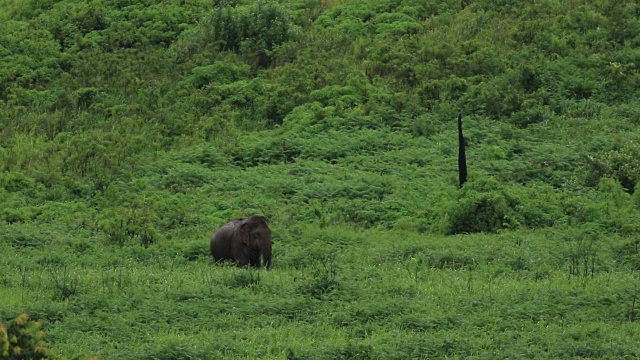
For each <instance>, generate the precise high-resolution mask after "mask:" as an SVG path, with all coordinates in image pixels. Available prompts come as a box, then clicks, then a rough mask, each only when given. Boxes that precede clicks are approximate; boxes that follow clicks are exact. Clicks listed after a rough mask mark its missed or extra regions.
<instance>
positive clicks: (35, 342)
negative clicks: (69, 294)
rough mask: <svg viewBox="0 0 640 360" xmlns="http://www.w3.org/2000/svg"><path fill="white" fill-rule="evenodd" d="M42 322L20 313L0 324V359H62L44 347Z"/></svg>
mask: <svg viewBox="0 0 640 360" xmlns="http://www.w3.org/2000/svg"><path fill="white" fill-rule="evenodd" d="M45 335H46V333H45V332H44V331H42V323H41V322H39V321H33V320H31V319H29V315H27V314H22V315H19V316H18V317H16V318H15V319H13V320H11V321H9V322H8V323H7V324H0V351H1V353H0V359H62V358H61V357H60V356H58V355H56V354H55V353H54V352H53V350H51V349H49V348H47V347H46V341H45V340H44V338H45Z"/></svg>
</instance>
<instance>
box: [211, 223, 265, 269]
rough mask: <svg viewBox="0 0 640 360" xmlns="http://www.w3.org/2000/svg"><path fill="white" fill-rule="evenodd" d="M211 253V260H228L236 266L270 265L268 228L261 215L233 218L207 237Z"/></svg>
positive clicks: (256, 266)
mask: <svg viewBox="0 0 640 360" xmlns="http://www.w3.org/2000/svg"><path fill="white" fill-rule="evenodd" d="M211 256H213V259H214V260H215V261H222V260H232V261H235V262H236V263H237V264H238V266H243V267H244V266H247V265H251V266H253V267H255V268H259V267H260V266H261V264H260V257H261V256H262V265H263V266H264V267H265V268H266V269H267V270H268V269H270V268H271V229H269V225H267V220H266V219H265V218H264V217H263V216H252V217H249V218H243V219H235V220H231V221H230V222H228V223H226V224H225V225H223V226H222V227H221V228H220V229H218V230H217V231H216V232H215V233H214V234H213V236H212V237H211Z"/></svg>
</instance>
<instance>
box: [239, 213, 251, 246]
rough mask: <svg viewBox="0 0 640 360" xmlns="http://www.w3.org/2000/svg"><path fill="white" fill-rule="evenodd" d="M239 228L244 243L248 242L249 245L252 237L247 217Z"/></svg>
mask: <svg viewBox="0 0 640 360" xmlns="http://www.w3.org/2000/svg"><path fill="white" fill-rule="evenodd" d="M239 230H240V235H241V238H242V243H243V244H246V245H249V239H250V236H249V230H250V226H249V223H248V222H247V220H246V219H243V220H242V223H241V224H240V227H239Z"/></svg>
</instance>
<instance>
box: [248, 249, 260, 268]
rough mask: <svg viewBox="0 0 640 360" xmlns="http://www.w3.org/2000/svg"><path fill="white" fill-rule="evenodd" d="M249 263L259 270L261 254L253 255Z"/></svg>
mask: <svg viewBox="0 0 640 360" xmlns="http://www.w3.org/2000/svg"><path fill="white" fill-rule="evenodd" d="M249 263H250V264H251V266H253V267H254V268H259V267H260V253H259V252H255V253H251V255H250V257H249Z"/></svg>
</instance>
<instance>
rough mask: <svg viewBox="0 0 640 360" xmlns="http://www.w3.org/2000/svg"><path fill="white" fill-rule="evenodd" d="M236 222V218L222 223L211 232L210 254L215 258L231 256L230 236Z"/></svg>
mask: <svg viewBox="0 0 640 360" xmlns="http://www.w3.org/2000/svg"><path fill="white" fill-rule="evenodd" d="M238 222H239V221H238V220H233V221H229V222H228V223H226V224H224V225H222V226H221V227H220V228H219V229H218V230H216V232H214V233H213V236H211V244H210V250H211V255H212V256H213V257H214V258H215V259H216V260H219V259H228V258H232V257H233V256H232V253H231V238H232V235H233V231H234V229H235V227H236V225H237V223H238Z"/></svg>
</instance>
